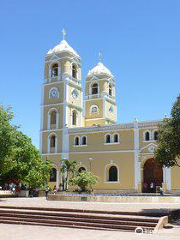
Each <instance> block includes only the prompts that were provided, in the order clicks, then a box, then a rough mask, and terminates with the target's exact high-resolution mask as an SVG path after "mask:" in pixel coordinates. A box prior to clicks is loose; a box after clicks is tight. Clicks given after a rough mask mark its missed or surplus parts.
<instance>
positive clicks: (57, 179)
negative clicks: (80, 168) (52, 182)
mask: <svg viewBox="0 0 180 240" xmlns="http://www.w3.org/2000/svg"><path fill="white" fill-rule="evenodd" d="M59 178H60V171H59V169H57V170H56V188H57V190H58V189H59V180H60V179H59Z"/></svg>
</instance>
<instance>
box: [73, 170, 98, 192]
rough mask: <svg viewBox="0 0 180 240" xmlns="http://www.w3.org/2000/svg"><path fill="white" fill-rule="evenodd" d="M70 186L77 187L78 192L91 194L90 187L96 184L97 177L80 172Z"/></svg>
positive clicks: (89, 173)
mask: <svg viewBox="0 0 180 240" xmlns="http://www.w3.org/2000/svg"><path fill="white" fill-rule="evenodd" d="M69 183H70V184H71V185H72V186H77V187H78V191H80V192H91V191H92V190H93V189H92V186H93V185H97V184H98V177H97V176H95V175H93V174H92V173H91V172H86V171H82V172H81V173H79V175H78V176H77V177H74V178H73V179H71V180H70V182H69Z"/></svg>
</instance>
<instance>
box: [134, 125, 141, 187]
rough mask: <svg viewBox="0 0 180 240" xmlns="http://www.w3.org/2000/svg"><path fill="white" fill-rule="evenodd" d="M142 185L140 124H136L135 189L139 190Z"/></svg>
mask: <svg viewBox="0 0 180 240" xmlns="http://www.w3.org/2000/svg"><path fill="white" fill-rule="evenodd" d="M140 183H141V163H140V162H139V128H138V122H136V121H135V122H134V188H135V190H137V189H138V185H139V184H140Z"/></svg>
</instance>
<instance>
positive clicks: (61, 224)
mask: <svg viewBox="0 0 180 240" xmlns="http://www.w3.org/2000/svg"><path fill="white" fill-rule="evenodd" d="M4 222H6V223H9V222H18V223H19V224H23V223H27V222H28V223H33V224H36V223H40V224H42V225H44V224H46V225H47V224H50V225H52V226H57V227H74V226H75V227H82V228H83V227H89V228H90V227H93V228H97V229H98V228H108V229H116V230H121V229H124V230H129V231H135V229H136V228H137V226H134V225H121V224H104V223H91V222H76V221H71V222H69V221H56V220H44V219H29V218H27V219H25V218H14V217H13V218H12V217H9V218H8V217H0V223H4ZM142 228H143V227H142ZM144 229H146V230H147V229H148V230H149V231H150V230H151V231H153V230H154V228H153V227H144Z"/></svg>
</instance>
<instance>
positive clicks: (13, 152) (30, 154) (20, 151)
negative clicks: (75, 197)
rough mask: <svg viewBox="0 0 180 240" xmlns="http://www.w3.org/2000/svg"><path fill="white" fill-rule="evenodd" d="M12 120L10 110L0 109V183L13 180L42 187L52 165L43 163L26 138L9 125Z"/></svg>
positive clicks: (48, 162)
mask: <svg viewBox="0 0 180 240" xmlns="http://www.w3.org/2000/svg"><path fill="white" fill-rule="evenodd" d="M12 118H13V113H12V112H11V109H7V110H5V109H3V107H1V108H0V171H1V183H2V184H3V183H5V182H7V181H8V180H9V179H11V178H14V179H16V180H18V181H19V182H21V183H24V184H27V186H28V187H37V186H42V185H44V184H45V182H46V181H47V178H48V176H49V173H50V170H51V168H52V165H51V163H50V161H49V160H47V161H43V159H42V157H41V155H40V154H39V151H38V150H37V149H36V147H35V146H33V144H32V142H31V139H30V138H29V137H28V136H26V135H25V134H23V133H22V132H21V131H18V128H17V127H15V126H12V125H11V120H12ZM2 160H3V162H2Z"/></svg>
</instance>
